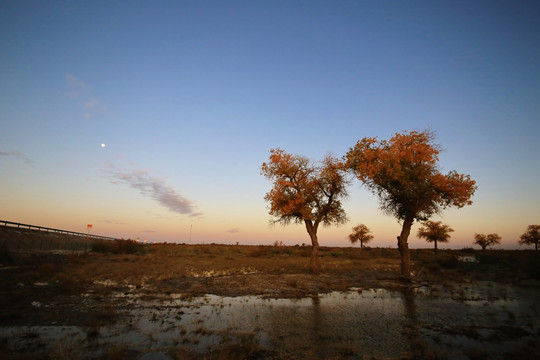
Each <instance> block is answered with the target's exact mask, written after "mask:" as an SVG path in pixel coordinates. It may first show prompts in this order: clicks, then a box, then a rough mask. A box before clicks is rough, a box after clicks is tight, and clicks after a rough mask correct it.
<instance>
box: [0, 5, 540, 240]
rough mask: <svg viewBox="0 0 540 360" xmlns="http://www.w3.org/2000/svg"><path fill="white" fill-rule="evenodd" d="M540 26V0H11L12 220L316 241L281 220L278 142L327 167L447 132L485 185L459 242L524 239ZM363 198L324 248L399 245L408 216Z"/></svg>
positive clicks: (533, 216) (457, 162)
mask: <svg viewBox="0 0 540 360" xmlns="http://www.w3.org/2000/svg"><path fill="white" fill-rule="evenodd" d="M539 19H540V4H539V3H538V2H536V1H519V2H515V1H474V2H471V1H452V2H443V1H227V2H223V1H160V2H157V3H152V4H149V3H148V2H146V1H130V2H115V3H112V2H108V1H92V2H79V1H56V2H42V1H1V2H0V34H2V35H1V37H0V109H1V110H0V129H1V131H0V187H1V188H2V192H1V197H2V201H1V202H0V218H2V219H5V220H10V221H18V222H26V223H32V224H36V225H43V226H51V227H59V228H66V229H69V230H74V231H86V225H87V224H88V223H92V224H93V225H94V227H93V230H92V231H94V232H95V233H98V234H102V235H110V236H120V237H125V238H137V237H139V238H141V239H142V238H147V239H148V240H150V241H178V242H189V240H190V238H191V242H207V243H209V242H223V243H236V242H237V241H238V242H240V243H246V244H248V243H262V244H270V243H273V242H274V241H275V240H278V241H284V242H285V243H290V244H296V243H298V244H301V243H308V242H309V237H308V236H307V233H306V232H305V229H304V228H303V227H302V226H289V227H286V228H282V227H273V228H272V227H269V226H268V221H269V215H268V214H267V209H266V204H265V202H264V199H263V198H264V194H265V193H266V192H267V191H268V190H269V189H270V186H271V184H270V183H269V182H268V181H267V180H266V179H264V178H263V177H262V176H261V175H260V165H261V163H262V162H264V161H265V160H266V159H267V158H268V151H269V150H270V149H271V148H274V147H280V148H282V149H284V150H286V151H288V152H291V153H297V154H302V155H306V156H308V157H310V158H313V159H315V160H316V159H321V158H322V157H323V156H324V155H325V154H326V153H328V152H331V153H333V154H334V155H337V156H341V155H343V154H344V153H345V152H346V151H347V150H348V148H349V147H351V146H353V145H354V144H355V142H356V141H357V140H359V139H361V138H363V137H365V136H378V137H380V138H383V139H385V138H389V137H391V136H392V135H393V134H394V133H396V132H400V131H403V130H422V129H426V128H430V129H432V130H434V131H436V132H437V133H438V138H437V142H438V143H439V144H440V145H441V146H442V147H443V148H444V150H445V151H444V152H443V153H442V154H441V156H440V160H441V161H440V166H441V168H442V169H443V171H444V172H447V171H449V170H453V169H455V170H457V171H458V172H461V173H467V174H470V175H471V177H472V178H473V179H475V180H476V181H477V184H478V191H477V193H476V195H475V196H474V198H473V201H474V205H472V206H469V207H467V208H463V209H459V210H449V211H446V212H445V213H444V214H443V216H442V217H441V218H440V219H441V220H443V221H444V222H446V223H448V224H449V225H451V226H452V227H453V228H454V229H455V230H456V231H455V232H454V233H453V237H452V239H451V243H450V244H449V245H450V246H454V247H458V248H459V247H463V246H469V245H470V244H471V242H472V239H473V236H474V233H475V232H478V233H491V232H497V233H499V234H500V235H501V236H502V238H503V245H504V246H505V247H515V246H516V242H517V239H518V237H519V235H520V234H521V233H523V232H524V231H525V229H526V227H527V225H529V224H537V223H538V222H539V221H540V219H539V215H540V205H539V204H540V201H539V200H540V186H539V185H538V183H539V181H538V179H539V178H540V161H539V160H538V154H539V153H540V151H539V150H540V145H539V143H538V133H539V131H540V121H539V120H540V119H539V114H540V70H539V66H538V64H540V47H539V46H538V39H539V38H540V20H539ZM101 144H105V147H102V146H101ZM345 209H346V211H347V213H348V215H349V218H350V220H351V222H350V223H349V224H347V225H345V226H342V227H339V228H337V227H333V228H328V229H321V230H320V232H319V238H320V242H321V244H322V245H344V246H345V245H348V244H347V234H348V233H349V232H350V228H351V227H352V226H354V225H356V224H358V223H364V224H366V225H367V226H368V227H369V228H370V229H371V230H372V232H373V234H374V235H375V240H374V242H373V246H395V244H394V243H395V236H396V235H397V233H399V228H400V227H399V224H398V223H397V221H396V220H395V219H393V218H391V217H388V216H386V215H384V214H383V213H382V212H381V211H379V209H378V202H377V199H376V198H374V197H373V195H371V194H369V193H368V192H367V191H366V190H365V189H363V188H362V186H361V185H360V184H359V183H358V182H353V185H352V187H351V191H350V197H349V200H348V201H347V202H346V204H345ZM437 219H438V218H437ZM190 229H191V231H190ZM415 229H416V227H415V228H413V232H414V233H415V232H416V231H415ZM190 232H191V235H190ZM409 242H410V244H411V246H412V247H418V246H429V245H427V244H425V242H423V241H422V240H419V239H416V238H415V237H414V236H412V237H411V239H410V241H409Z"/></svg>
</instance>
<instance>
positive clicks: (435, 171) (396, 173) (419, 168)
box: [346, 130, 476, 277]
mask: <svg viewBox="0 0 540 360" xmlns="http://www.w3.org/2000/svg"><path fill="white" fill-rule="evenodd" d="M434 139H435V134H434V133H433V132H431V131H429V130H426V131H422V132H418V131H410V132H403V133H396V134H395V135H394V136H393V137H392V138H391V139H390V140H381V141H379V140H377V138H364V139H362V140H360V141H358V142H357V143H356V145H355V146H354V147H353V148H351V149H350V150H349V152H347V154H346V159H347V162H346V166H347V167H348V168H349V169H350V170H351V171H352V172H353V173H354V174H355V175H356V177H357V178H358V179H359V180H360V181H362V182H363V183H364V185H366V186H367V188H368V189H369V190H371V191H372V192H373V193H374V194H376V195H378V197H379V200H380V204H381V209H382V210H383V211H384V212H386V213H387V214H389V215H392V216H394V217H396V218H397V219H398V221H400V222H402V228H401V233H400V235H399V236H398V248H399V253H400V256H401V275H403V276H404V277H409V276H410V272H411V271H410V264H411V255H410V251H409V245H408V243H407V240H408V238H409V234H410V232H411V227H412V225H413V222H414V221H415V220H419V221H422V220H427V219H429V218H430V217H431V216H432V215H433V214H436V213H439V212H441V211H442V210H444V209H445V208H447V207H452V206H454V207H456V208H461V207H463V206H465V205H470V204H472V201H471V200H470V199H471V197H472V195H473V194H474V192H475V190H476V185H475V181H474V180H471V178H470V176H469V175H463V174H458V173H457V172H456V171H450V172H449V173H448V174H446V175H444V174H442V173H441V172H440V171H439V168H438V166H437V162H438V160H439V157H438V154H439V148H438V146H437V145H436V144H434V143H433V140H434Z"/></svg>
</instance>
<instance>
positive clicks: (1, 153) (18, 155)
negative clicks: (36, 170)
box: [0, 150, 35, 167]
mask: <svg viewBox="0 0 540 360" xmlns="http://www.w3.org/2000/svg"><path fill="white" fill-rule="evenodd" d="M0 156H12V157H14V158H17V159H21V160H22V161H24V162H25V163H26V165H28V166H32V167H33V166H34V165H35V162H34V161H33V160H32V159H30V158H29V157H27V156H26V155H24V154H23V153H21V152H19V151H17V150H11V151H9V152H5V151H0Z"/></svg>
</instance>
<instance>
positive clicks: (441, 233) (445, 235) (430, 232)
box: [418, 220, 454, 252]
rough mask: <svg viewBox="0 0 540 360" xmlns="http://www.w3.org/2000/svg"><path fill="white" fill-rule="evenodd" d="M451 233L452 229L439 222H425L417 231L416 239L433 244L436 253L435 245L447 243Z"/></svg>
mask: <svg viewBox="0 0 540 360" xmlns="http://www.w3.org/2000/svg"><path fill="white" fill-rule="evenodd" d="M453 231H454V229H452V228H451V227H450V226H448V225H445V224H443V223H442V222H441V221H431V220H426V221H424V222H423V223H422V227H421V228H420V229H418V237H419V238H424V239H426V241H427V242H432V243H434V244H435V252H437V243H438V242H441V243H447V242H448V240H449V239H450V233H451V232H453Z"/></svg>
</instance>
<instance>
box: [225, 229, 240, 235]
mask: <svg viewBox="0 0 540 360" xmlns="http://www.w3.org/2000/svg"><path fill="white" fill-rule="evenodd" d="M227 232H228V233H230V234H236V233H237V232H240V230H238V229H237V228H234V229H230V230H227Z"/></svg>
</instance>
